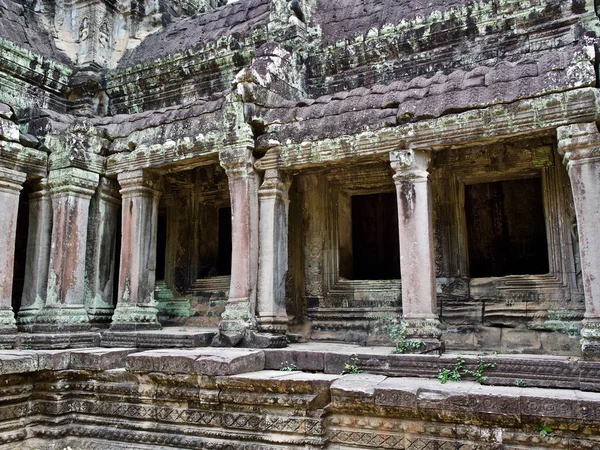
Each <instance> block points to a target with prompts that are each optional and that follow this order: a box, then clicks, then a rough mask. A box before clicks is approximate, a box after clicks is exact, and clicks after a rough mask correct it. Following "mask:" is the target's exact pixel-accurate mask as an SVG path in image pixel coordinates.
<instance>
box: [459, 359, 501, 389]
mask: <svg viewBox="0 0 600 450" xmlns="http://www.w3.org/2000/svg"><path fill="white" fill-rule="evenodd" d="M494 367H496V363H495V362H485V361H484V360H483V359H482V358H481V356H480V357H479V359H478V360H477V369H475V370H469V369H464V372H465V373H466V374H468V375H471V376H472V377H473V378H475V381H477V382H478V383H479V384H482V383H484V382H485V381H486V380H487V379H488V377H487V375H484V374H483V371H484V370H485V369H493V368H494Z"/></svg>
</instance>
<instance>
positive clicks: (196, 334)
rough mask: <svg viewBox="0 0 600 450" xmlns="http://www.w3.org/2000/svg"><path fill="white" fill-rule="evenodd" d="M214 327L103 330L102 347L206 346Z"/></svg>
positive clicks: (215, 332) (212, 336)
mask: <svg viewBox="0 0 600 450" xmlns="http://www.w3.org/2000/svg"><path fill="white" fill-rule="evenodd" d="M216 334H217V329H216V328H194V327H165V328H163V329H161V330H148V331H110V330H107V331H103V332H102V341H101V345H102V346H103V347H135V348H195V347H208V346H209V345H210V343H211V342H212V339H213V338H214V336H215V335H216Z"/></svg>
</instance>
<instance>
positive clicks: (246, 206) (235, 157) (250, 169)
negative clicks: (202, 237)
mask: <svg viewBox="0 0 600 450" xmlns="http://www.w3.org/2000/svg"><path fill="white" fill-rule="evenodd" d="M219 157H220V162H221V165H222V166H223V168H224V169H225V171H226V173H227V177H228V180H229V193H230V196H231V241H232V242H231V244H232V259H231V285H230V288H229V299H228V301H227V305H226V307H225V312H224V313H223V314H222V316H221V322H220V324H219V329H220V330H221V331H223V332H243V331H245V330H247V329H250V328H254V327H255V325H256V324H255V322H256V320H255V317H254V314H255V309H256V283H257V276H258V185H259V180H258V175H257V174H256V172H255V171H254V157H253V156H252V152H251V151H250V150H248V149H245V148H244V149H241V150H238V151H224V152H221V154H220V155H219Z"/></svg>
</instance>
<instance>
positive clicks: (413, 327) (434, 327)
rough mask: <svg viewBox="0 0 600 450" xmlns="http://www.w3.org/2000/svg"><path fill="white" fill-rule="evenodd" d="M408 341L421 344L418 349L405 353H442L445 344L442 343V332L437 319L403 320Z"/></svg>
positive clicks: (410, 349)
mask: <svg viewBox="0 0 600 450" xmlns="http://www.w3.org/2000/svg"><path fill="white" fill-rule="evenodd" d="M402 324H403V325H404V327H405V330H406V340H411V341H415V342H419V343H420V345H419V346H418V347H414V348H409V349H408V351H405V353H440V354H441V353H442V352H443V351H444V343H443V342H441V341H440V337H441V335H442V332H441V330H440V321H439V320H438V319H437V318H403V319H402Z"/></svg>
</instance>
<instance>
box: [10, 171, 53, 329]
mask: <svg viewBox="0 0 600 450" xmlns="http://www.w3.org/2000/svg"><path fill="white" fill-rule="evenodd" d="M51 242H52V200H51V198H50V186H49V185H48V179H47V178H41V179H39V180H37V181H35V182H34V183H33V192H32V193H31V194H29V231H28V234H27V259H26V262H25V280H24V289H23V296H22V297H21V308H20V309H19V312H18V314H17V325H18V327H19V329H20V330H21V331H31V326H32V325H33V323H34V322H35V317H36V316H37V314H38V313H39V312H40V311H41V310H42V308H43V307H44V305H45V303H46V292H47V290H48V266H49V265H50V244H51Z"/></svg>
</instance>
